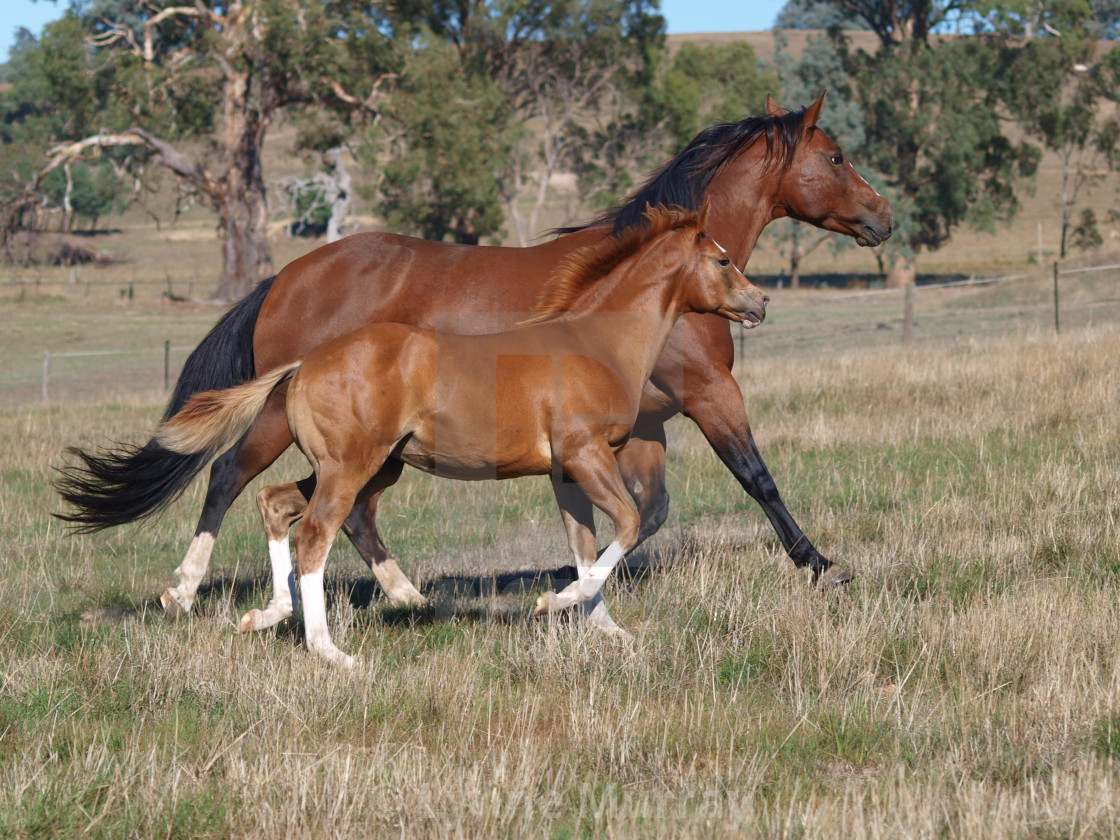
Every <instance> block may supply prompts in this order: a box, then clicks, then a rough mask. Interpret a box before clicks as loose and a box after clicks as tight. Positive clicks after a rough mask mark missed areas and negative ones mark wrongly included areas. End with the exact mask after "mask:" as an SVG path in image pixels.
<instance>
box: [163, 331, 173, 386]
mask: <svg viewBox="0 0 1120 840" xmlns="http://www.w3.org/2000/svg"><path fill="white" fill-rule="evenodd" d="M170 384H171V340H170V339H167V340H166V341H164V342H163V390H165V391H166V390H167V388H168V386H169V385H170Z"/></svg>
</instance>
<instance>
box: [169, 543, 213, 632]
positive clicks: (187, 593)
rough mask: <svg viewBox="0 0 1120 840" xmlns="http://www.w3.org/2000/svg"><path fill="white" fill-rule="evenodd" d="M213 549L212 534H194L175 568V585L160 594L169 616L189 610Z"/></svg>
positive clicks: (204, 574) (178, 614) (184, 613)
mask: <svg viewBox="0 0 1120 840" xmlns="http://www.w3.org/2000/svg"><path fill="white" fill-rule="evenodd" d="M213 551H214V535H213V534H211V533H210V532H209V531H203V532H202V533H201V534H197V535H195V538H194V539H193V540H191V545H190V548H188V549H187V553H186V556H184V557H183V562H182V563H180V564H179V568H177V569H176V570H175V586H172V587H170V588H169V589H165V590H164V592H163V594H162V595H161V596H160V598H159V600H160V603H162V604H163V610H164V612H165V613H167V614H168V615H169V616H172V617H175V618H178V617H179V616H181V615H186V614H187V613H189V612H190V611H191V605H192V604H193V603H194V596H195V595H196V594H197V593H198V586H199V584H200V583H202V579H203V578H204V577H205V576H206V569H207V567H208V566H209V565H210V555H211V553H212V552H213Z"/></svg>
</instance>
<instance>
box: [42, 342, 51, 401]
mask: <svg viewBox="0 0 1120 840" xmlns="http://www.w3.org/2000/svg"><path fill="white" fill-rule="evenodd" d="M50 381H51V351H50V350H47V351H45V352H44V353H43V384H42V397H43V402H46V401H47V394H48V392H49V385H50Z"/></svg>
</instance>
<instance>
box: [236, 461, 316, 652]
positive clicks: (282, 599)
mask: <svg viewBox="0 0 1120 840" xmlns="http://www.w3.org/2000/svg"><path fill="white" fill-rule="evenodd" d="M301 485H302V486H301ZM309 485H310V486H309ZM313 486H314V482H311V481H309V480H308V479H304V481H303V482H300V484H294V483H293V484H278V485H275V486H273V487H265V488H262V489H261V490H260V491H259V492H258V493H257V509H258V510H259V511H260V514H261V521H262V522H263V523H264V533H265V537H266V538H267V539H268V558H269V561H270V562H271V565H272V600H271V601H269V602H268V606H267V607H265V608H264V609H263V610H257V609H253V610H249V611H248V612H247V613H245V615H243V616H242V617H241V622H240V624H239V625H238V629H239V630H240V631H241V632H242V633H249V632H252V631H254V630H264V629H265V628H267V627H273V626H275V625H276V624H279V623H280V622H281V621H283V620H284V619H285V618H287V617H288V616H290V615H291V614H292V611H293V610H294V609H295V599H296V596H295V578H294V576H293V573H292V552H291V549H290V547H289V545H288V530H289V529H290V528H291V526H292V523H293V522H295V521H296V520H297V519H299V518H300V517H301V516H303V512H304V511H305V510H306V509H307V497H308V496H309V495H311V488H312V487H313Z"/></svg>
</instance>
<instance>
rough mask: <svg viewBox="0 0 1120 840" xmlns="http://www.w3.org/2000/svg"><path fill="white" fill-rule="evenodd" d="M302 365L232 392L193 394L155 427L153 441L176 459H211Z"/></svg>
mask: <svg viewBox="0 0 1120 840" xmlns="http://www.w3.org/2000/svg"><path fill="white" fill-rule="evenodd" d="M302 363H303V360H302V359H300V360H299V361H298V362H293V363H291V364H289V365H284V366H282V367H278V368H276V369H274V370H271V371H269V372H268V373H266V374H265V375H264V376H262V377H260V378H259V379H253V380H250V381H249V382H245V383H243V384H241V385H237V386H236V387H233V388H225V389H223V390H220V391H203V392H201V393H199V394H194V395H193V396H192V397H191V398H190V399H189V400H187V402H186V403H185V404H184V405H183V407H182V408H181V409H179V411H178V412H177V413H176V414H175V416H174V417H171V418H169V419H167V420H165V421H164V422H163V423H160V424H159V426H157V427H156V430H155V433H154V434H153V438H154V439H155V441H156V442H157V443H159V444H160V446H162V447H164V448H165V449H170V450H171V451H172V452H178V453H179V454H180V455H193V454H195V453H200V452H205V453H206V455H207V457H210V458H212V457H214V456H215V455H217V454H218V453H220V452H223V451H225V450H226V449H228V448H229V447H230V446H232V445H233V444H234V443H235V442H236V441H237V440H238V438H240V437H241V436H242V435H243V434H245V432H247V431H249V427H250V426H252V425H253V423H254V422H255V421H256V419H257V417H259V416H260V413H261V412H262V411H264V405H265V403H266V402H267V401H268V398H269V396H271V395H272V392H273V391H274V390H275V389H276V386H277V385H279V384H280V383H281V382H282V381H284V380H285V379H286V378H287V377H288V376H290V375H291V374H292V373H293V372H294V371H295V370H296V368H298V367H299V366H300V365H301V364H302Z"/></svg>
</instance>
